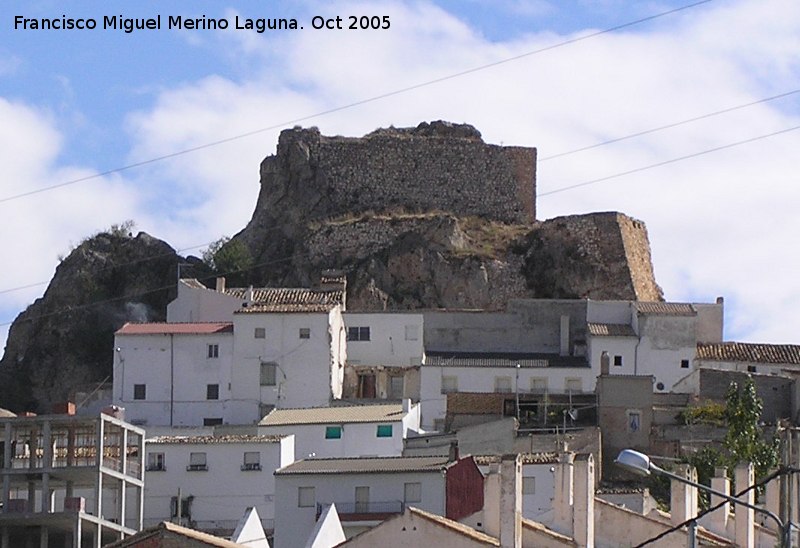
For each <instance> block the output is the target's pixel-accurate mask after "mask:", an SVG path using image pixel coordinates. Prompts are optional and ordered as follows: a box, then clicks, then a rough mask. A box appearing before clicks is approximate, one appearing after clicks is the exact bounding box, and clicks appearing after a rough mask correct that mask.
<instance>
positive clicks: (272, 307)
mask: <svg viewBox="0 0 800 548" xmlns="http://www.w3.org/2000/svg"><path fill="white" fill-rule="evenodd" d="M249 291H250V290H249V289H244V288H240V287H236V288H231V289H226V290H225V294H226V295H230V296H232V297H236V298H239V299H246V298H247V297H248V292H249ZM343 303H344V291H342V290H341V289H333V290H330V289H329V290H322V289H308V288H295V287H288V288H287V287H262V288H254V289H253V302H252V304H249V305H248V306H247V307H245V308H241V309H240V310H237V312H238V313H248V312H251V313H259V312H329V311H330V310H331V309H333V308H334V307H336V306H337V305H341V304H343Z"/></svg>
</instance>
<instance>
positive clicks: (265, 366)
mask: <svg viewBox="0 0 800 548" xmlns="http://www.w3.org/2000/svg"><path fill="white" fill-rule="evenodd" d="M277 369H278V364H277V363H275V362H261V386H275V373H276V372H277Z"/></svg>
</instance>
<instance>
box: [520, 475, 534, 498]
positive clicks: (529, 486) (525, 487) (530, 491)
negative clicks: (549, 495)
mask: <svg viewBox="0 0 800 548" xmlns="http://www.w3.org/2000/svg"><path fill="white" fill-rule="evenodd" d="M522 494H523V495H535V494H536V478H533V477H531V478H522Z"/></svg>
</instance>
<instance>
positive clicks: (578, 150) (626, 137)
mask: <svg viewBox="0 0 800 548" xmlns="http://www.w3.org/2000/svg"><path fill="white" fill-rule="evenodd" d="M796 93H800V89H794V90H792V91H787V92H786V93H781V94H778V95H773V96H771V97H765V98H764V99H759V100H758V101H752V102H750V103H744V104H742V105H737V106H735V107H729V108H725V109H722V110H717V111H715V112H709V113H708V114H702V115H700V116H695V117H694V118H687V119H686V120H681V121H680V122H673V123H671V124H666V125H663V126H658V127H654V128H650V129H645V130H642V131H638V132H636V133H630V134H628V135H624V136H622V137H615V138H613V139H609V140H607V141H601V142H599V143H595V144H593V145H588V146H585V147H581V148H575V149H572V150H567V151H565V152H559V153H558V154H552V155H550V156H545V157H544V158H539V159H538V160H539V162H546V161H548V160H553V159H555V158H561V157H562V156H568V155H570V154H575V153H577V152H583V151H585V150H591V149H593V148H597V147H601V146H605V145H610V144H613V143H619V142H620V141H625V140H627V139H633V138H634V137H641V136H643V135H649V134H650V133H655V132H657V131H662V130H665V129H671V128H674V127H678V126H682V125H684V124H689V123H691V122H697V121H699V120H704V119H706V118H711V117H712V116H719V115H720V114H727V113H728V112H733V111H735V110H740V109H743V108H747V107H752V106H755V105H760V104H762V103H767V102H769V101H775V100H776V99H783V98H784V97H789V96H790V95H794V94H796Z"/></svg>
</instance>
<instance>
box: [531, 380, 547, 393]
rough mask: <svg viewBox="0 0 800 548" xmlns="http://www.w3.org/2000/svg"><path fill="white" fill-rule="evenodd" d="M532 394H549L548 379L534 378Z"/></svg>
mask: <svg viewBox="0 0 800 548" xmlns="http://www.w3.org/2000/svg"><path fill="white" fill-rule="evenodd" d="M531 392H535V393H542V392H547V377H532V378H531Z"/></svg>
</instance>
